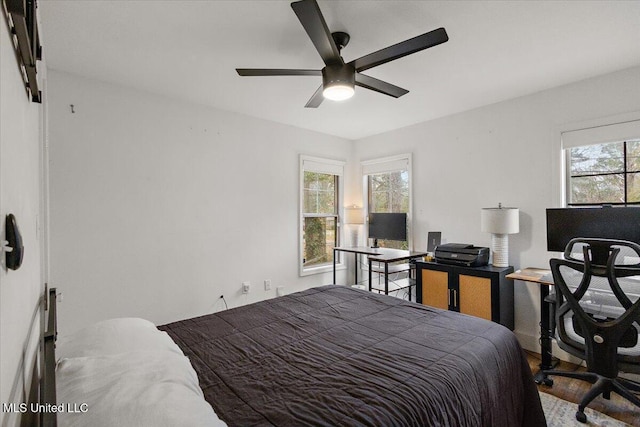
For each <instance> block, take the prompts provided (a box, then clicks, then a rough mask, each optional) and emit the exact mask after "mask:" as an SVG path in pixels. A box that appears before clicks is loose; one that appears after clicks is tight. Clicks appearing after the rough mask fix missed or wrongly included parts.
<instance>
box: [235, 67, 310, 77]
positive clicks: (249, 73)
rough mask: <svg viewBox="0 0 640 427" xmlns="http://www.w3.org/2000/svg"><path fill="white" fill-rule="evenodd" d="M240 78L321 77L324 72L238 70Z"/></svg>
mask: <svg viewBox="0 0 640 427" xmlns="http://www.w3.org/2000/svg"><path fill="white" fill-rule="evenodd" d="M236 71H237V72H238V75H240V76H321V75H322V70H289V69H280V68H236Z"/></svg>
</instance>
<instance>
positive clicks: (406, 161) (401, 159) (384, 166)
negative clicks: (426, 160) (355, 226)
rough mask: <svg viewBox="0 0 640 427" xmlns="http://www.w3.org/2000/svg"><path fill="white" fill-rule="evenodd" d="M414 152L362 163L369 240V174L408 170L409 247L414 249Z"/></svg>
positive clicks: (366, 229)
mask: <svg viewBox="0 0 640 427" xmlns="http://www.w3.org/2000/svg"><path fill="white" fill-rule="evenodd" d="M412 163H413V162H412V154H411V153H404V154H398V155H395V156H389V157H381V158H376V159H371V160H365V161H363V162H361V163H360V165H361V168H362V182H363V195H364V197H363V198H364V205H365V236H366V239H367V242H368V240H369V210H370V206H369V204H370V195H369V175H376V174H381V173H390V172H398V171H403V170H406V171H407V174H408V182H409V189H408V192H409V204H408V208H407V209H408V211H407V248H408V249H409V250H413V231H412V230H413V221H412V219H413V173H412V170H411V165H412Z"/></svg>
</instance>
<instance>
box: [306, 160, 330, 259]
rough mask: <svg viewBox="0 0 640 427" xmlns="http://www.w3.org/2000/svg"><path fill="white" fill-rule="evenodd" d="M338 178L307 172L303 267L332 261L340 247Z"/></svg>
mask: <svg viewBox="0 0 640 427" xmlns="http://www.w3.org/2000/svg"><path fill="white" fill-rule="evenodd" d="M338 179H339V177H338V176H337V175H332V174H326V173H318V172H308V171H305V172H304V178H303V182H304V189H303V198H304V200H303V213H302V216H303V221H304V223H303V238H302V245H303V261H302V264H303V267H316V266H321V265H327V264H329V263H332V262H333V247H334V246H338V227H337V224H338Z"/></svg>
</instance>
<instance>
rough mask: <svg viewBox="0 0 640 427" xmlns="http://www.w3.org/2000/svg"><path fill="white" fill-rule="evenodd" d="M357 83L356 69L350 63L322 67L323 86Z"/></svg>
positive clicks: (352, 84)
mask: <svg viewBox="0 0 640 427" xmlns="http://www.w3.org/2000/svg"><path fill="white" fill-rule="evenodd" d="M355 83H356V69H355V68H354V67H353V65H350V64H344V65H341V64H336V65H327V66H326V67H324V68H323V69H322V86H323V87H324V88H325V89H326V88H328V87H331V86H350V87H353V86H354V85H355Z"/></svg>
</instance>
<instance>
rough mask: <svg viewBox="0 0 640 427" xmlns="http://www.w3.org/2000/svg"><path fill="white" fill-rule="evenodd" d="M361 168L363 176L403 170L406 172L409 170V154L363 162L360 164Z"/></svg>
mask: <svg viewBox="0 0 640 427" xmlns="http://www.w3.org/2000/svg"><path fill="white" fill-rule="evenodd" d="M361 166H362V174H363V175H373V174H378V173H388V172H395V171H399V170H405V169H407V170H408V169H410V168H411V153H407V154H399V155H397V156H391V157H383V158H380V159H373V160H365V161H363V162H361Z"/></svg>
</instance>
